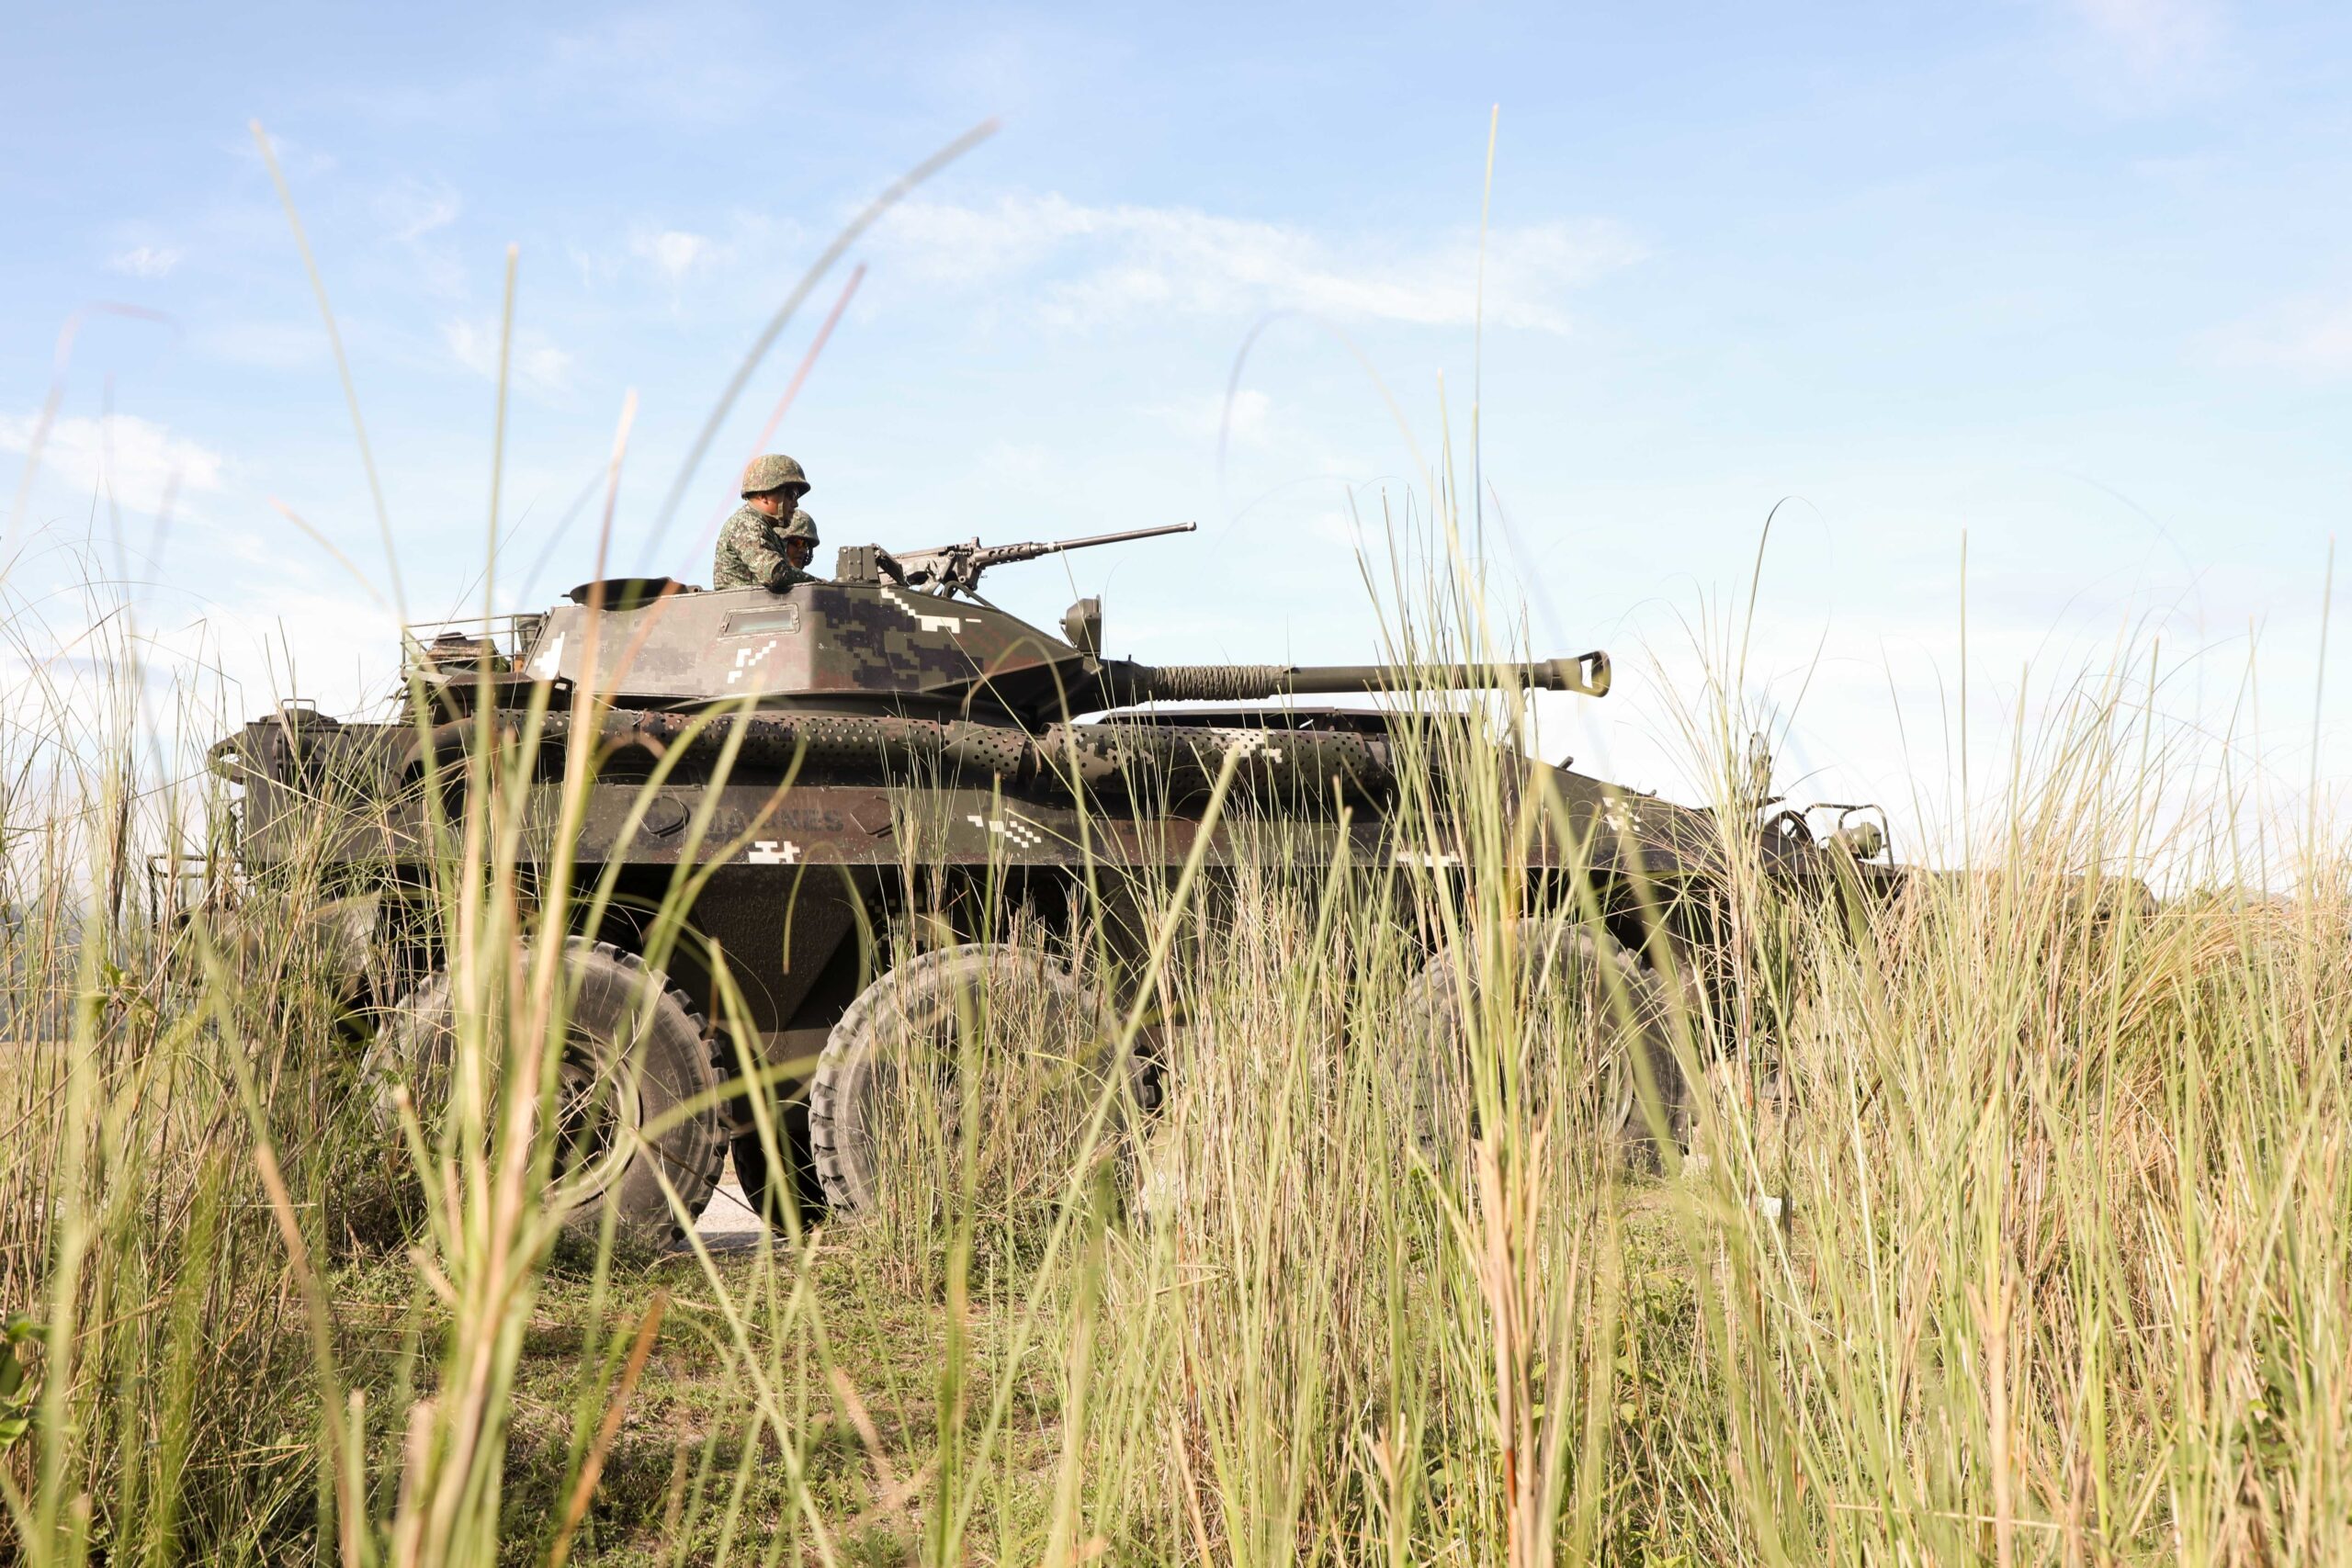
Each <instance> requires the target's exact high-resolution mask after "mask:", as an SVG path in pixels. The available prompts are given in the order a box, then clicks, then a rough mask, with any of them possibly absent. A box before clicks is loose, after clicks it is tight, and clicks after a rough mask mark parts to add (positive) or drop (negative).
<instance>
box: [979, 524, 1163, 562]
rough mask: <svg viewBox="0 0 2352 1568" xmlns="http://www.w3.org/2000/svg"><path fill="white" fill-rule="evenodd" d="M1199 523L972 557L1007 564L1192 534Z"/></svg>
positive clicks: (999, 548)
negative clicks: (1096, 547)
mask: <svg viewBox="0 0 2352 1568" xmlns="http://www.w3.org/2000/svg"><path fill="white" fill-rule="evenodd" d="M1199 526H1200V525H1199V524H1197V523H1169V524H1164V525H1161V526H1159V527H1157V528H1125V529H1122V530H1120V531H1119V532H1118V533H1115V534H1089V535H1088V536H1085V537H1084V538H1082V539H1056V540H1055V541H1054V542H1053V543H1051V544H1026V545H990V546H988V547H985V548H983V549H981V550H980V551H979V552H978V554H977V555H975V556H974V557H973V558H972V559H973V562H974V564H975V565H978V566H983V567H989V566H1003V565H1006V564H1008V563H1009V562H1012V561H1023V560H1035V559H1036V558H1038V557H1039V556H1051V555H1059V554H1060V553H1061V552H1062V551H1064V550H1082V549H1086V548H1089V547H1091V546H1095V545H1121V544H1125V543H1126V541H1128V540H1129V539H1156V538H1158V537H1159V536H1161V535H1162V534H1189V533H1191V532H1192V531H1193V529H1195V528H1197V527H1199Z"/></svg>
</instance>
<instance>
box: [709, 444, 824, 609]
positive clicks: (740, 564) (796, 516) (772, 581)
mask: <svg viewBox="0 0 2352 1568" xmlns="http://www.w3.org/2000/svg"><path fill="white" fill-rule="evenodd" d="M786 461H790V459H788V458H787V459H786ZM804 525H805V532H804V531H803V528H804ZM788 538H805V539H807V540H808V541H809V543H810V544H812V545H813V544H815V543H816V542H817V525H816V523H815V521H814V520H813V519H810V518H809V514H808V513H805V512H796V513H793V514H792V520H791V521H790V522H788V523H786V524H783V525H780V526H779V525H778V524H777V522H776V520H775V518H773V517H770V516H769V515H768V514H767V513H764V512H762V511H760V510H759V509H758V508H757V507H754V506H752V505H751V504H750V503H749V502H746V503H745V504H743V505H741V506H739V507H737V508H736V509H735V514H734V515H733V516H731V517H729V518H728V520H727V521H726V522H725V523H723V524H721V525H719V529H718V549H717V550H716V551H714V552H713V553H712V556H711V562H710V585H711V587H713V588H714V589H717V588H765V589H769V590H771V591H773V592H783V591H784V590H785V589H787V588H789V587H791V586H792V585H793V584H795V583H797V582H816V581H821V580H820V578H819V577H818V576H817V574H816V573H814V572H809V571H802V570H800V569H799V568H797V567H796V566H794V565H793V564H792V563H791V562H790V561H789V560H786V558H785V554H784V542H785V540H786V539H788Z"/></svg>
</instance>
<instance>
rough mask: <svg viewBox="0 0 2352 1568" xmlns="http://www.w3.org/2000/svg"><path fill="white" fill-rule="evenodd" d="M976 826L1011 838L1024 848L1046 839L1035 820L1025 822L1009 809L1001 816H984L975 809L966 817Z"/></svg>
mask: <svg viewBox="0 0 2352 1568" xmlns="http://www.w3.org/2000/svg"><path fill="white" fill-rule="evenodd" d="M964 820H965V821H967V822H969V823H970V824H971V825H972V826H973V827H975V828H986V829H988V830H989V832H991V833H994V834H996V835H997V836H998V837H1000V838H1003V839H1009V840H1012V842H1013V843H1015V844H1017V845H1019V846H1020V847H1021V848H1023V849H1024V850H1025V849H1031V848H1034V847H1035V846H1036V845H1038V844H1042V843H1044V842H1045V841H1046V835H1045V834H1043V833H1041V832H1039V831H1038V830H1037V826H1036V824H1035V823H1034V822H1024V821H1023V820H1022V819H1021V818H1018V817H1015V816H1014V815H1012V812H1010V811H1008V812H1006V813H1005V814H1004V815H1003V816H1001V817H983V816H981V815H980V814H979V813H978V812H977V811H975V812H973V813H971V814H970V815H969V816H967V817H966V818H964Z"/></svg>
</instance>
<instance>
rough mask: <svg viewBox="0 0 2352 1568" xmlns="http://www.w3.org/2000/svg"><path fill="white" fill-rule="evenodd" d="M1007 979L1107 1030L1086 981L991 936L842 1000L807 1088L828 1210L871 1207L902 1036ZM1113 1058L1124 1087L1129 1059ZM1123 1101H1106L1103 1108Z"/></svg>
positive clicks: (935, 955) (1100, 1033)
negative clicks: (882, 1121)
mask: <svg viewBox="0 0 2352 1568" xmlns="http://www.w3.org/2000/svg"><path fill="white" fill-rule="evenodd" d="M1010 987H1044V988H1045V989H1046V992H1047V993H1048V995H1049V997H1050V999H1051V1003H1052V1005H1053V1007H1054V1008H1055V1010H1056V1011H1057V1016H1059V1017H1061V1018H1062V1019H1064V1020H1066V1021H1067V1022H1068V1024H1069V1027H1070V1028H1071V1029H1072V1030H1073V1031H1074V1032H1076V1033H1077V1034H1078V1035H1079V1037H1080V1038H1094V1039H1102V1038H1105V1037H1107V1035H1108V1034H1109V1032H1110V1025H1109V1010H1108V1008H1107V1007H1106V1006H1105V1005H1104V1003H1103V999H1102V998H1101V996H1100V995H1099V994H1098V993H1097V992H1096V991H1095V990H1094V989H1093V987H1090V986H1087V985H1085V984H1083V983H1082V982H1080V980H1078V979H1077V978H1076V977H1074V976H1072V975H1071V974H1070V972H1069V970H1068V969H1066V968H1064V967H1063V966H1062V965H1061V964H1058V963H1057V962H1055V961H1054V960H1053V959H1052V958H1050V957H1048V956H1047V955H1046V953H1041V952H1038V951H1037V950H1035V949H1034V948H1028V947H1018V946H1011V945H1006V944H1001V943H994V942H971V943H967V944H966V945H963V946H960V947H947V948H941V949H938V950H936V951H934V952H931V953H922V954H921V955H919V956H918V957H915V958H912V959H910V960H909V961H908V962H906V963H904V964H899V966H898V967H897V968H895V969H892V970H890V971H888V973H886V974H884V975H882V976H878V977H877V978H876V979H875V981H874V982H873V983H872V984H871V985H869V986H867V987H865V990H863V991H861V992H859V993H858V995H857V998H856V999H855V1000H854V1001H853V1002H851V1003H850V1005H849V1010H848V1011H847V1012H845V1013H843V1014H842V1019H841V1021H840V1022H839V1023H836V1024H835V1025H833V1030H832V1032H831V1034H830V1035H829V1036H827V1038H826V1041H825V1049H824V1051H823V1052H822V1053H821V1054H820V1055H819V1056H818V1058H817V1075H816V1077H815V1078H814V1080H813V1081H812V1082H811V1083H810V1085H809V1150H810V1155H811V1162H812V1163H813V1164H814V1165H815V1167H816V1171H817V1181H818V1184H819V1185H820V1187H821V1188H822V1190H823V1191H824V1195H825V1202H826V1206H827V1208H828V1209H829V1210H830V1212H831V1213H832V1214H834V1215H835V1216H837V1217H840V1218H844V1219H855V1218H858V1217H860V1216H862V1215H865V1214H868V1213H872V1212H873V1210H874V1208H875V1204H876V1180H877V1179H878V1178H879V1177H880V1175H881V1172H880V1170H879V1169H878V1168H877V1167H878V1164H879V1158H880V1150H879V1147H878V1145H877V1138H878V1134H879V1132H880V1127H879V1114H880V1112H881V1111H882V1108H883V1106H884V1104H885V1103H886V1101H887V1099H888V1096H889V1094H890V1093H891V1090H892V1089H893V1088H894V1086H895V1083H896V1079H897V1072H898V1070H899V1066H898V1065H899V1062H900V1061H902V1060H903V1059H904V1058H905V1056H906V1055H908V1054H909V1049H908V1048H909V1046H910V1044H911V1045H912V1048H913V1049H916V1050H929V1049H931V1048H932V1047H931V1045H930V1044H929V1042H932V1041H934V1040H936V1038H937V1037H938V1033H939V1032H940V1031H941V1030H943V1029H946V1030H953V1029H954V1028H955V1027H956V1023H957V1017H958V1012H957V1010H958V1006H959V1003H960V1004H961V1005H963V1006H966V1007H968V1005H969V1002H968V998H971V997H972V996H974V995H976V994H979V993H981V992H982V991H984V990H985V991H988V992H989V993H991V994H994V995H999V996H1001V995H1004V994H1006V993H1007V990H1008V989H1009V988H1010ZM1104 1065H1106V1064H1095V1065H1092V1066H1091V1068H1090V1070H1097V1071H1099V1070H1101V1067H1102V1066H1104ZM1119 1068H1120V1070H1121V1071H1122V1072H1123V1073H1124V1074H1125V1076H1126V1077H1128V1078H1129V1079H1130V1080H1131V1083H1130V1087H1132V1079H1133V1077H1134V1076H1135V1067H1134V1065H1133V1062H1132V1059H1130V1060H1129V1061H1126V1062H1123V1063H1121V1064H1119ZM1095 1081H1096V1082H1097V1083H1099V1082H1100V1081H1101V1080H1100V1078H1099V1077H1098V1078H1097V1079H1096V1080H1095ZM1125 1098H1126V1097H1125V1095H1123V1096H1122V1097H1121V1100H1125ZM1122 1109H1123V1106H1122V1105H1121V1103H1120V1102H1118V1101H1114V1104H1113V1107H1112V1114H1113V1115H1114V1116H1116V1115H1118V1114H1119V1112H1120V1111H1121V1110H1122Z"/></svg>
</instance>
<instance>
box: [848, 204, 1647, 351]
mask: <svg viewBox="0 0 2352 1568" xmlns="http://www.w3.org/2000/svg"><path fill="white" fill-rule="evenodd" d="M881 240H882V243H883V244H884V246H885V247H886V249H888V251H889V252H890V253H891V256H892V259H893V260H894V261H895V262H896V263H897V264H898V265H900V266H903V267H904V268H906V269H907V270H908V271H910V272H911V273H912V274H913V275H915V276H918V277H920V278H922V279H925V280H928V281H932V282H935V283H943V284H947V285H951V286H955V287H961V288H1002V287H1004V286H1005V285H1007V284H1008V283H1010V282H1012V281H1013V280H1015V279H1017V278H1019V277H1020V276H1022V275H1023V274H1029V273H1035V274H1040V275H1042V276H1041V277H1040V280H1039V281H1040V287H1039V288H1038V292H1037V299H1038V306H1037V309H1038V311H1039V313H1040V314H1041V315H1042V316H1043V317H1044V318H1045V319H1046V320H1047V321H1051V322H1053V323H1055V324H1057V325H1065V326H1079V325H1085V324H1089V323H1091V322H1095V321H1105V320H1109V319H1113V318H1116V317H1119V316H1124V315H1129V314H1133V313H1136V312H1138V311H1178V312H1182V313H1185V314H1193V315H1219V316H1231V315H1242V314H1249V313H1253V312H1256V311H1260V310H1278V309H1291V310H1306V311H1309V312H1312V313H1314V314H1317V315H1321V316H1328V317H1330V318H1333V319H1335V320H1340V321H1402V322H1408V323H1411V324H1415V325H1421V326H1458V325H1464V324H1466V323H1468V322H1469V321H1472V320H1473V319H1474V317H1475V315H1476V310H1477V307H1478V247H1477V236H1476V232H1475V231H1471V232H1456V233H1453V234H1450V235H1447V236H1445V237H1443V238H1442V239H1440V240H1439V241H1437V242H1436V243H1426V244H1423V245H1421V246H1419V248H1417V249H1403V248H1400V247H1399V246H1398V245H1397V243H1396V242H1395V240H1394V239H1393V237H1387V236H1381V237H1374V238H1371V239H1367V240H1365V241H1364V242H1363V243H1353V244H1351V243H1344V242H1337V241H1334V240H1332V239H1329V238H1326V237H1324V236H1322V235H1318V234H1316V233H1313V232H1310V231H1306V230H1304V229H1300V228H1296V227H1292V226H1288V225H1283V224H1276V223H1266V222H1260V221H1257V220H1249V219H1237V218H1220V217H1217V216H1216V215H1214V214H1210V213H1204V212H1199V211H1195V210H1193V209H1186V208H1151V207H1108V208H1098V207H1082V206H1080V205H1079V204H1077V203H1075V202H1071V201H1069V200H1068V199H1066V198H1064V197H1059V196H1054V195H1047V196H1043V197H1028V196H1015V197H1003V198H1001V200H999V201H998V202H997V203H996V204H995V205H993V206H990V207H970V206H959V205H956V204H952V203H945V202H930V201H913V202H908V203H905V204H902V205H901V206H900V207H899V208H898V209H896V210H894V211H893V212H892V213H891V215H890V216H889V217H888V219H887V220H884V225H883V229H882V231H881ZM1642 254H1643V251H1642V247H1641V245H1640V244H1639V243H1638V242H1636V241H1635V240H1634V238H1633V237H1632V236H1631V235H1630V234H1629V233H1627V232H1626V231H1624V230H1623V229H1622V228H1620V227H1619V226H1617V225H1615V224H1613V223H1609V222H1605V221H1600V220H1586V221H1581V222H1576V223H1568V222H1554V223H1546V224H1540V225H1536V226H1534V227H1532V228H1522V229H1504V230H1497V231H1493V232H1492V233H1491V234H1490V235H1489V237H1488V243H1487V258H1486V273H1487V287H1486V315H1487V321H1490V322H1492V323H1494V324H1495V325H1498V326H1506V327H1529V328H1533V329H1536V330H1538V331H1544V332H1564V331H1566V329H1567V326H1568V323H1569V317H1568V311H1567V309H1566V296H1567V295H1568V294H1569V293H1570V292H1571V291H1572V290H1574V289H1575V288H1578V287H1580V286H1582V285H1584V284H1587V283H1589V282H1591V281H1592V280H1593V279H1595V278H1597V277H1599V276H1601V275H1602V274H1604V273H1607V272H1610V271H1611V270H1614V269H1615V268H1618V267H1622V266H1625V265H1630V264H1631V263H1633V262H1634V261H1637V260H1639V259H1640V258H1641V256H1642ZM1364 257H1379V258H1381V259H1378V260H1364V259H1362V258H1364Z"/></svg>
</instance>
